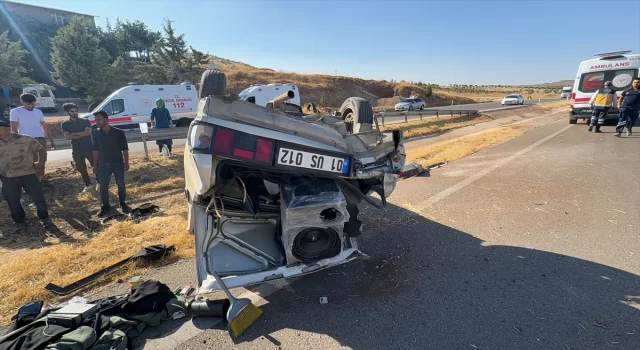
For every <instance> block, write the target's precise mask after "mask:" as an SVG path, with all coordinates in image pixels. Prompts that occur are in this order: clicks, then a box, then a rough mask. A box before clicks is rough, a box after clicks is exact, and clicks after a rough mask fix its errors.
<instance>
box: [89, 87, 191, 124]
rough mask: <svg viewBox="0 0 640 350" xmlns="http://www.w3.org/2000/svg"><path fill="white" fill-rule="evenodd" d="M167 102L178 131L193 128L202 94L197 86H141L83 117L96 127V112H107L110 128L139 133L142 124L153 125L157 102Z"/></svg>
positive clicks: (126, 89)
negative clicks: (158, 100)
mask: <svg viewBox="0 0 640 350" xmlns="http://www.w3.org/2000/svg"><path fill="white" fill-rule="evenodd" d="M158 98H161V99H163V100H164V103H165V107H166V108H167V109H168V110H169V113H170V114H171V118H172V119H173V123H174V124H175V125H176V126H177V127H183V126H189V124H191V121H192V120H193V118H195V116H196V112H197V110H198V91H197V89H196V87H195V85H193V84H191V83H183V84H181V85H137V84H135V83H129V85H128V86H125V87H123V88H120V89H118V90H116V91H115V92H114V93H112V94H111V95H109V97H107V98H105V99H104V101H102V102H100V104H98V106H97V107H95V108H94V109H93V110H91V112H89V114H86V115H83V116H82V117H83V118H87V119H88V120H89V121H91V125H94V124H95V121H94V117H93V114H92V113H93V112H97V111H105V112H107V114H108V115H109V124H111V125H113V126H116V127H118V128H121V129H135V128H138V127H139V125H138V124H139V123H148V124H149V123H151V118H150V115H151V110H152V109H153V108H154V107H156V100H157V99H158Z"/></svg>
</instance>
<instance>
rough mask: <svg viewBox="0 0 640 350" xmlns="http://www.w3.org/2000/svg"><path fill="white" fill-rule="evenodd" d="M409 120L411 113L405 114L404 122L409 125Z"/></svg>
mask: <svg viewBox="0 0 640 350" xmlns="http://www.w3.org/2000/svg"><path fill="white" fill-rule="evenodd" d="M408 118H409V113H407V112H404V122H405V123H408V122H409V119H408Z"/></svg>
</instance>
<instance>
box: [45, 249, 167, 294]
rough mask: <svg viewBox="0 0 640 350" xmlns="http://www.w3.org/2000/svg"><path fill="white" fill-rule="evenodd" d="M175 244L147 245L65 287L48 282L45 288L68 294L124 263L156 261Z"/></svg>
mask: <svg viewBox="0 0 640 350" xmlns="http://www.w3.org/2000/svg"><path fill="white" fill-rule="evenodd" d="M175 249H176V248H175V246H169V247H167V246H166V245H164V244H160V245H153V246H149V247H145V248H142V250H141V251H139V252H137V253H136V254H135V255H133V256H131V257H129V258H127V259H124V260H122V261H120V262H117V263H115V264H113V265H111V266H109V267H106V268H104V269H102V270H100V271H98V272H96V273H94V274H92V275H89V276H87V277H85V278H83V279H81V280H79V281H76V282H73V283H71V284H70V285H68V286H64V287H60V286H57V285H55V284H53V283H49V284H47V285H46V286H45V287H44V289H46V290H48V291H49V292H51V293H53V294H56V295H68V294H71V293H73V292H75V291H77V290H80V289H81V288H84V287H86V286H88V285H90V284H91V283H93V282H95V281H96V280H98V279H100V278H102V277H104V276H107V275H109V274H112V273H114V272H116V271H118V270H119V269H120V268H121V267H123V266H124V265H126V264H128V263H131V262H134V261H138V260H145V261H155V260H159V259H162V258H163V257H164V256H165V255H167V254H169V253H172V252H173V251H175Z"/></svg>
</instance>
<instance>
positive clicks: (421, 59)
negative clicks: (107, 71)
mask: <svg viewBox="0 0 640 350" xmlns="http://www.w3.org/2000/svg"><path fill="white" fill-rule="evenodd" d="M13 1H16V2H24V3H30V4H35V5H41V6H47V7H54V8H59V9H63V10H69V11H75V12H80V13H86V14H91V15H95V16H98V18H96V21H97V24H98V25H100V26H104V24H105V23H106V19H107V18H108V19H109V20H111V21H112V23H113V21H114V20H115V19H116V18H120V19H121V20H130V21H133V20H140V21H142V22H145V23H146V24H147V25H148V26H149V27H151V28H152V29H158V30H159V29H160V28H161V24H162V19H163V18H165V17H166V18H169V19H171V20H172V21H174V26H175V28H176V31H177V32H179V33H185V34H186V40H187V43H188V44H189V45H192V46H193V47H194V48H196V49H198V50H201V51H205V52H208V53H210V54H214V55H217V56H220V57H224V58H228V59H232V60H236V61H241V62H245V63H249V64H251V65H254V66H257V67H262V68H271V69H275V70H283V71H289V72H298V73H321V74H334V73H335V70H337V71H338V75H347V76H355V77H361V78H371V79H386V80H391V79H395V80H398V81H399V80H410V81H422V82H435V83H439V84H452V83H458V84H535V83H545V82H552V81H557V80H564V79H573V78H574V76H575V74H576V70H577V67H578V63H579V62H580V61H582V60H585V59H589V58H592V57H593V55H594V54H596V53H601V52H611V51H621V50H633V51H634V52H636V53H640V0H628V1H624V0H622V1H621V0H615V1H613V0H600V1H579V0H574V1H553V0H548V1H546V0H538V1H524V0H511V1H508V0H504V1H484V0H477V1H375V0H369V1H364V0H362V1H346V0H345V1H330V0H325V1H311V0H297V1H293V0H291V1H268V0H254V1H216V0H199V1H198V0H173V1H168V0H127V1H122V0H109V1H107V0H81V1H80V0H57V1H51V0H46V1H43V0H13Z"/></svg>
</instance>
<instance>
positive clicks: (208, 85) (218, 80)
mask: <svg viewBox="0 0 640 350" xmlns="http://www.w3.org/2000/svg"><path fill="white" fill-rule="evenodd" d="M226 90H227V76H226V75H225V74H224V73H222V72H221V71H219V70H217V69H207V70H206V71H204V72H203V73H202V76H201V78H200V91H198V94H199V97H200V98H203V97H208V96H224V94H225V92H226Z"/></svg>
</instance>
